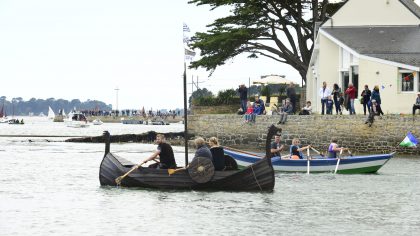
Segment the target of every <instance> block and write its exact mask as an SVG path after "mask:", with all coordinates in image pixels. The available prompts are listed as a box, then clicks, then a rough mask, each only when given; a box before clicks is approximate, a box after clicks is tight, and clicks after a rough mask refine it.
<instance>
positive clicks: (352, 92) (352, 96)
mask: <svg viewBox="0 0 420 236" xmlns="http://www.w3.org/2000/svg"><path fill="white" fill-rule="evenodd" d="M346 94H347V95H348V96H349V100H350V109H349V110H350V115H356V111H355V110H354V99H356V94H357V90H356V88H355V87H354V86H353V84H352V83H349V87H348V88H347V90H346Z"/></svg>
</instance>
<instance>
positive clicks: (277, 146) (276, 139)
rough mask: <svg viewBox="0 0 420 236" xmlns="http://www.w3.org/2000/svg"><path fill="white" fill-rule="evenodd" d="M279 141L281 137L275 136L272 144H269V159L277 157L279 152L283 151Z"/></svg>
mask: <svg viewBox="0 0 420 236" xmlns="http://www.w3.org/2000/svg"><path fill="white" fill-rule="evenodd" d="M280 141H281V136H280V135H279V134H276V135H275V136H274V142H272V143H271V148H270V152H271V157H276V156H277V157H279V156H281V155H280V152H281V151H282V150H283V149H284V145H282V144H280Z"/></svg>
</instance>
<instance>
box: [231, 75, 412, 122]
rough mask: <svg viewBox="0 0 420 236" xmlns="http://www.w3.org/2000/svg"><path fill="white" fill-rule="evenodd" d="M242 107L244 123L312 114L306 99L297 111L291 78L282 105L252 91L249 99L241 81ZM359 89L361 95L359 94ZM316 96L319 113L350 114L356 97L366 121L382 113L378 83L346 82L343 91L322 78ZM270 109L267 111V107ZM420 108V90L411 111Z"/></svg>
mask: <svg viewBox="0 0 420 236" xmlns="http://www.w3.org/2000/svg"><path fill="white" fill-rule="evenodd" d="M238 92H239V96H240V100H241V108H240V109H239V111H238V114H241V115H244V121H245V123H255V122H256V117H257V116H258V115H266V114H270V115H278V116H279V121H278V123H277V124H285V123H286V122H287V116H288V115H293V114H299V115H311V114H313V113H312V102H311V101H306V103H305V106H304V107H302V108H301V110H300V111H299V112H297V110H296V108H297V107H296V103H297V96H296V91H295V88H294V83H293V82H291V83H290V84H289V86H288V88H287V89H286V95H287V98H285V99H284V100H283V101H282V102H281V105H276V106H270V107H267V106H266V104H264V101H263V100H262V99H261V97H260V96H258V95H255V100H254V102H253V103H252V102H250V101H248V99H247V98H248V94H247V93H248V90H247V88H246V86H245V85H244V84H242V85H240V86H239V89H238ZM359 93H360V97H359V96H358V94H359ZM319 97H320V99H321V112H320V113H321V115H333V114H334V113H335V114H336V115H342V114H343V112H344V110H347V111H348V112H349V113H348V114H349V115H356V109H355V101H356V99H357V98H358V97H359V100H358V101H359V102H360V104H361V105H362V106H363V114H364V115H365V116H366V115H367V118H366V121H365V124H368V125H369V126H372V123H373V122H374V117H375V116H381V115H382V116H383V115H384V112H383V111H382V107H381V106H382V101H381V94H380V91H379V86H378V85H375V86H374V87H373V89H372V90H371V89H370V88H369V85H367V84H366V85H365V86H364V88H363V90H362V91H361V92H360V91H357V88H356V87H355V86H354V85H353V84H352V83H349V84H348V87H347V89H346V90H345V91H343V90H342V89H341V88H340V87H339V85H338V84H334V85H333V86H332V88H329V87H328V86H327V83H326V82H323V84H322V87H321V88H320V90H319ZM268 108H269V109H270V110H269V111H268V110H267V109H268ZM417 109H420V93H418V96H417V98H416V101H415V103H414V105H413V115H414V114H415V112H416V110H417Z"/></svg>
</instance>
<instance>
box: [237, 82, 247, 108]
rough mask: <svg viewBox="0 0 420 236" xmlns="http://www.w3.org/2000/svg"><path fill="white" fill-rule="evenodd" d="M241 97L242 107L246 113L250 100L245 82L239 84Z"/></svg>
mask: <svg viewBox="0 0 420 236" xmlns="http://www.w3.org/2000/svg"><path fill="white" fill-rule="evenodd" d="M238 92H239V98H240V99H241V108H242V111H243V112H244V113H245V111H246V108H247V106H246V102H247V101H248V89H247V88H246V87H245V84H241V85H239V89H238Z"/></svg>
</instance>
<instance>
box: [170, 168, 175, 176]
mask: <svg viewBox="0 0 420 236" xmlns="http://www.w3.org/2000/svg"><path fill="white" fill-rule="evenodd" d="M175 172H176V171H175V169H168V174H169V175H172V174H173V173H175Z"/></svg>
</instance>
